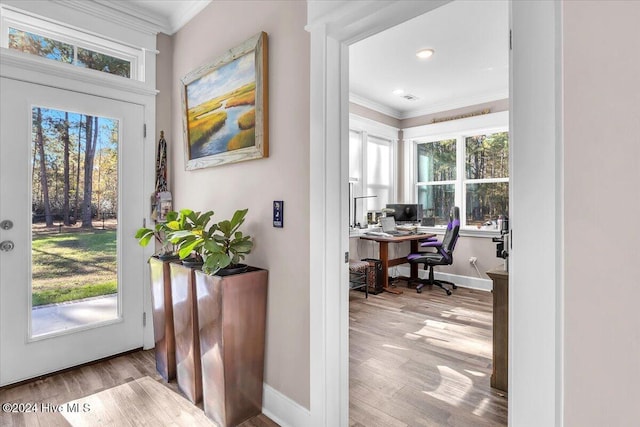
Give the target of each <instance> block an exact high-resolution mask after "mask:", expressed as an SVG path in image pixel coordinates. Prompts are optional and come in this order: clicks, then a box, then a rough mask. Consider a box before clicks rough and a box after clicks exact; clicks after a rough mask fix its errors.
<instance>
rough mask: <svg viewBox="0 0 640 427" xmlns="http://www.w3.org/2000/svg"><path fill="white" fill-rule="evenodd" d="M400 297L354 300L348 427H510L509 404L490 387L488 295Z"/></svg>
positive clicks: (429, 292)
mask: <svg viewBox="0 0 640 427" xmlns="http://www.w3.org/2000/svg"><path fill="white" fill-rule="evenodd" d="M398 289H402V290H404V293H403V294H402V295H393V294H390V293H386V292H385V293H382V294H378V295H369V299H368V300H365V298H364V294H363V293H361V292H358V291H351V293H350V307H349V312H350V322H349V325H350V326H349V339H350V344H349V350H350V352H349V354H350V358H349V369H350V378H349V380H350V381H349V384H350V385H349V414H350V415H349V424H350V425H351V426H352V427H361V426H366V427H374V426H380V427H393V426H398V427H400V426H456V427H462V426H473V427H477V426H506V425H507V399H506V397H504V393H502V392H499V391H498V390H495V389H492V388H491V387H490V386H489V380H490V376H491V356H492V354H491V353H492V341H491V340H492V337H491V335H492V329H491V327H492V303H491V301H492V299H491V298H492V296H491V293H489V292H485V291H476V290H470V289H464V288H458V289H457V290H455V291H454V293H453V295H451V296H449V297H448V296H447V295H446V294H445V293H444V292H443V291H442V290H441V289H438V288H434V289H430V288H429V287H425V289H424V291H423V292H422V293H421V294H418V293H416V291H415V290H414V289H408V288H406V286H405V284H404V283H403V282H400V283H399V284H398Z"/></svg>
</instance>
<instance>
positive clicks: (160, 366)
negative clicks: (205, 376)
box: [149, 258, 176, 381]
mask: <svg viewBox="0 0 640 427" xmlns="http://www.w3.org/2000/svg"><path fill="white" fill-rule="evenodd" d="M169 262H170V261H162V260H160V259H158V258H149V269H150V271H151V304H152V305H153V310H152V311H153V336H154V340H155V343H156V345H155V353H156V370H157V371H158V373H159V374H160V375H161V376H162V378H164V379H165V381H171V380H173V379H175V378H176V340H175V334H174V330H173V302H172V298H171V273H170V271H169Z"/></svg>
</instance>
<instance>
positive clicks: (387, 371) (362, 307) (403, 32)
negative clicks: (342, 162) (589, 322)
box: [348, 1, 509, 425]
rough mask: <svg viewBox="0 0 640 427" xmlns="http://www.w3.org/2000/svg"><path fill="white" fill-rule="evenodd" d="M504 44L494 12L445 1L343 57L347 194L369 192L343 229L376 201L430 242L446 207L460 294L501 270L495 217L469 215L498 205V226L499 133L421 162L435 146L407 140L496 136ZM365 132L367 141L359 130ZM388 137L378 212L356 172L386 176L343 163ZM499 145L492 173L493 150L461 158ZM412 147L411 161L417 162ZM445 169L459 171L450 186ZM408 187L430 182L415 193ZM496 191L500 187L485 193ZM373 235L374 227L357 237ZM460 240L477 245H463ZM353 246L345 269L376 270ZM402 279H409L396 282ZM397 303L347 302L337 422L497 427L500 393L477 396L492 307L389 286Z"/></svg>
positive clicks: (505, 91) (503, 192)
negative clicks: (358, 262)
mask: <svg viewBox="0 0 640 427" xmlns="http://www.w3.org/2000/svg"><path fill="white" fill-rule="evenodd" d="M477 22H483V26H482V31H479V32H466V33H461V32H460V31H459V28H461V27H469V28H470V27H472V26H473V24H474V23H477ZM465 34H468V35H465ZM508 38H509V11H508V4H507V3H486V2H481V3H478V4H470V3H468V2H456V1H454V2H450V3H448V4H446V5H444V6H441V7H439V8H437V9H435V10H433V11H430V12H427V13H426V14H424V15H421V16H418V17H416V18H413V19H410V20H408V21H406V22H403V23H402V24H399V25H397V26H395V27H392V28H390V29H388V30H385V31H382V32H379V33H376V34H375V35H373V36H371V37H368V38H366V39H363V40H360V41H358V42H356V43H353V44H351V45H350V46H349V81H350V91H349V99H350V108H349V111H350V114H351V117H350V118H351V120H350V125H349V141H350V147H349V148H350V149H349V154H350V156H349V174H348V177H349V182H350V188H351V187H354V188H358V185H360V186H361V187H363V188H365V187H366V188H367V190H368V192H362V190H361V191H360V192H358V191H356V192H355V193H354V194H353V195H351V194H350V200H349V206H351V205H353V204H354V200H353V199H351V197H357V196H363V197H364V196H367V197H372V198H371V199H366V200H364V201H359V203H361V204H360V205H358V208H359V209H358V210H356V212H359V213H360V215H359V218H357V219H356V218H352V216H351V215H353V214H351V215H350V216H349V221H348V222H349V223H352V222H353V224H356V223H359V222H361V223H364V224H367V223H368V222H370V221H367V220H368V219H369V218H377V217H378V216H379V215H385V212H384V211H382V212H378V211H379V210H381V208H385V205H384V204H383V205H381V206H379V205H377V204H376V202H378V201H379V200H380V199H384V200H385V201H386V202H387V203H419V204H421V205H422V208H423V211H424V213H425V216H427V215H426V214H427V213H429V212H432V213H433V215H431V216H432V218H430V219H432V220H433V224H430V225H431V226H433V225H435V226H436V227H431V228H429V231H435V232H439V233H440V234H442V230H440V231H438V229H437V226H439V225H446V223H447V219H446V215H444V214H443V215H437V212H441V213H442V212H448V211H449V210H450V208H451V206H454V205H456V206H460V208H461V210H462V213H463V216H464V218H463V222H464V224H465V225H466V226H468V228H469V230H466V233H465V232H463V236H462V237H461V239H460V240H461V241H462V242H461V241H459V242H458V247H457V249H458V252H462V254H461V255H459V256H454V259H455V260H456V261H457V265H455V264H454V265H453V266H452V267H451V268H446V269H445V270H444V272H445V273H451V274H452V275H453V276H464V278H468V279H469V280H468V281H469V282H471V283H473V282H474V281H476V280H477V281H484V282H485V283H488V285H487V286H489V288H488V289H490V286H491V284H490V283H491V282H490V279H489V278H488V276H486V274H484V271H486V270H489V269H492V268H493V267H496V266H498V265H500V264H502V263H503V261H502V260H501V259H499V258H497V257H496V252H495V246H494V245H493V244H492V243H491V238H492V237H494V236H493V235H492V234H491V233H492V231H493V228H496V230H497V223H498V216H499V215H498V212H497V211H496V212H489V210H488V209H484V210H482V213H483V215H482V216H480V215H478V212H477V211H478V206H481V207H482V208H484V207H485V206H484V205H485V204H483V203H484V202H483V201H484V200H488V202H487V203H486V204H487V205H489V204H491V203H490V202H495V201H496V200H500V201H501V202H502V204H501V205H500V207H499V210H501V211H503V212H499V213H500V214H508V200H509V191H508V188H509V187H508V176H509V172H508V169H509V166H508V158H509V151H508V142H506V143H504V141H508V132H505V131H506V129H507V128H506V127H505V128H504V129H503V132H502V133H499V134H498V135H502V136H503V138H501V139H500V138H490V137H489V136H491V135H489V134H488V133H483V134H482V135H481V134H480V133H478V134H477V135H476V134H465V133H464V132H463V133H460V134H459V135H458V134H455V135H453V134H454V133H455V132H453V131H451V133H452V134H440V135H438V138H439V139H438V138H435V136H434V137H433V138H435V139H434V140H433V141H441V140H444V141H445V142H447V141H448V142H450V143H451V144H450V145H451V147H453V148H452V149H450V150H448V151H447V150H441V151H438V152H434V153H431V151H429V152H428V153H425V152H424V151H425V148H424V147H426V146H428V147H429V148H430V149H432V151H436V150H435V149H433V147H432V146H434V145H436V144H437V142H431V140H426V139H420V138H419V137H420V136H422V135H420V132H421V130H418V128H428V125H431V124H433V123H443V122H448V124H449V125H450V127H452V128H454V127H455V126H456V123H462V122H463V121H464V119H466V118H469V117H476V116H481V115H484V114H490V113H498V112H500V113H502V112H504V113H503V115H504V117H506V118H505V119H504V124H505V126H506V125H507V123H508V110H509V99H508V97H509V39H508ZM424 47H429V48H431V52H432V53H434V54H433V55H432V57H431V58H430V59H428V60H425V59H422V58H420V57H416V55H417V53H419V52H420V51H421V50H422V49H421V48H424ZM380 58H382V59H380ZM429 61H430V62H429ZM385 71H386V73H385ZM407 94H409V95H410V96H408V95H407ZM354 115H355V116H356V119H355V120H354V119H353V116H354ZM354 122H356V123H355V124H354ZM363 122H365V125H362V123H363ZM367 122H368V123H369V124H370V126H369V129H366V123H367ZM371 122H374V123H373V124H371ZM363 126H364V127H365V129H364V132H363V131H362V129H361V128H362V127H363ZM460 126H462V127H463V125H462V124H460ZM390 128H397V131H396V132H397V135H396V137H395V138H392V139H395V140H396V141H397V145H398V146H397V148H395V151H394V154H393V156H386V157H385V161H386V160H388V158H389V157H392V158H395V160H394V161H393V164H391V167H390V168H391V169H392V170H395V171H396V173H394V174H392V176H391V177H390V179H388V182H390V183H392V184H393V188H391V189H390V190H389V191H388V194H391V195H394V197H395V199H394V200H388V196H387V194H386V193H385V194H377V193H376V192H375V188H374V187H373V186H369V185H367V182H366V179H367V175H368V174H367V172H366V168H367V167H368V168H371V169H374V170H381V169H383V168H384V169H385V170H386V169H389V164H388V163H380V164H378V165H376V164H372V161H371V160H372V159H373V160H375V156H371V157H367V156H366V154H364V155H362V157H363V158H364V161H361V162H358V161H354V159H353V158H352V157H353V153H359V152H362V147H365V146H366V141H367V138H381V137H387V138H389V137H388V135H383V132H384V130H381V129H385V130H386V131H387V132H388V131H389V129H390ZM407 130H408V132H407ZM376 132H378V133H376ZM358 134H363V135H364V138H363V140H362V141H360V140H357V138H356V137H355V136H357V135H358ZM354 135H355V136H354ZM407 135H409V136H407ZM430 136H431V135H430ZM449 137H453V139H448V138H449ZM456 138H457V141H456ZM403 139H404V140H403ZM498 139H500V141H502V142H503V144H502V150H501V151H500V153H499V154H500V156H499V157H500V162H501V163H500V165H499V166H500V167H499V168H498V167H497V166H498V165H497V164H494V163H496V162H495V159H496V158H497V157H496V156H491V154H492V153H490V151H491V149H492V148H495V147H491V148H487V147H484V148H483V147H481V145H482V144H480V145H479V146H480V151H482V153H480V154H479V153H478V149H477V147H476V151H474V152H473V153H471V144H470V142H469V140H473V141H476V140H477V141H485V140H486V141H489V142H490V141H494V140H498ZM354 140H357V142H358V144H359V145H358V146H357V149H353V148H352V144H353V141H354ZM473 141H472V142H473ZM394 142H395V141H394ZM441 145H442V144H441ZM476 145H478V144H476ZM494 145H495V144H494ZM421 147H422V151H423V152H420V148H421ZM474 147H475V146H474ZM505 147H506V148H505ZM456 148H457V150H456ZM416 150H417V151H416ZM483 153H484V154H486V155H483ZM474 155H475V157H476V158H477V159H481V160H482V161H485V163H487V168H488V169H491V170H492V171H494V172H495V171H497V170H498V169H500V172H499V173H498V174H497V175H495V176H488V175H490V173H484V174H482V173H480V172H482V171H484V169H482V171H481V170H480V169H478V170H476V172H478V174H476V175H477V176H476V175H474V174H473V173H472V172H473V171H471V170H470V169H471V168H470V167H469V168H468V167H467V166H468V165H467V164H468V163H469V162H470V160H469V157H473V156H474ZM425 161H426V162H430V165H431V167H433V165H434V164H436V163H437V164H441V165H445V166H444V167H442V168H441V169H447V167H448V169H447V170H446V172H447V174H443V175H446V177H445V178H439V179H436V178H437V177H435V175H434V171H433V170H431V169H429V167H428V165H425V164H424V163H425ZM476 163H477V162H476ZM354 164H355V165H364V166H365V167H364V168H363V169H364V171H360V170H353V167H352V165H354ZM436 166H437V165H436ZM494 166H495V167H494ZM421 167H422V168H421ZM436 169H437V168H436ZM456 169H460V170H458V171H457V173H456ZM468 169H469V170H468ZM421 174H422V175H424V176H426V175H428V176H430V177H431V178H432V179H418V178H419V177H420V176H421ZM480 175H482V176H480ZM457 178H460V179H459V180H458V179H457ZM496 178H497V179H499V180H501V182H499V183H494V182H492V181H491V180H492V179H496ZM471 179H480V181H478V182H481V183H480V184H478V183H477V182H474V183H472V182H471V181H469V180H471ZM363 181H364V182H363ZM458 181H459V182H458ZM502 181H503V182H502ZM354 183H355V184H354ZM497 187H499V188H497ZM427 190H429V191H427ZM435 190H441V191H435ZM484 193H486V194H484ZM373 197H376V198H373ZM472 205H473V206H472ZM474 206H475V210H474V208H473V207H474ZM387 207H389V206H387ZM368 210H369V212H368ZM485 211H486V212H485ZM494 213H495V215H494ZM413 225H416V224H413ZM372 226H375V224H369V227H372ZM471 228H473V229H471ZM476 229H477V230H479V231H480V233H477V232H476ZM473 233H476V234H482V233H484V235H482V236H480V235H476V236H473V237H471V236H470V234H473ZM496 233H497V232H496ZM353 237H354V236H353V233H352V234H351V236H350V239H349V240H350V241H349V253H350V255H352V257H353V255H355V254H359V255H362V254H365V255H366V257H368V258H377V256H378V253H377V247H376V245H375V244H374V243H373V242H371V241H367V240H365V241H362V240H361V239H358V238H356V239H355V240H354V238H353ZM439 237H440V239H441V238H442V236H441V235H439ZM487 242H489V243H487ZM461 243H462V244H461ZM389 246H390V248H389V250H394V255H393V256H391V257H390V258H399V257H402V256H405V255H406V254H408V253H409V245H408V244H405V245H404V246H401V245H400V244H398V245H389ZM391 246H394V247H393V248H392V247H391ZM469 254H471V255H473V256H474V258H475V259H476V260H479V261H480V269H482V271H480V269H478V267H477V265H476V264H473V265H471V266H470V265H469V263H468V262H467V260H468V259H469ZM474 267H475V268H474ZM405 269H406V270H408V269H407V268H406V267H404V268H402V267H400V268H397V270H405ZM393 270H396V269H391V271H390V273H391V274H392V275H394V276H396V275H399V274H401V273H404V271H393ZM436 270H437V268H436ZM441 272H442V269H441ZM421 273H422V272H421ZM436 274H438V273H436ZM383 280H387V278H386V277H385V278H383ZM455 281H456V280H454V282H455ZM458 285H460V282H458ZM465 285H468V284H467V283H466V282H463V284H462V286H465ZM472 286H473V285H472ZM396 289H397V290H402V291H403V293H402V294H401V295H392V294H389V293H382V294H380V295H373V296H372V295H370V296H369V298H368V299H365V298H364V297H363V295H359V293H358V292H357V291H351V292H350V297H349V326H348V328H349V343H350V345H349V354H350V357H349V373H350V375H349V384H350V387H349V392H350V393H349V407H350V414H349V422H350V423H351V424H356V425H357V424H358V423H360V424H363V425H369V424H376V423H387V424H388V423H389V422H390V421H394V422H403V423H405V424H408V425H413V424H415V423H417V422H418V421H417V420H430V421H431V422H433V423H434V424H440V423H443V418H442V417H450V418H449V419H450V420H451V419H455V420H457V421H456V424H457V425H458V424H459V425H484V424H487V425H506V424H507V406H508V405H507V399H506V391H503V390H498V389H493V388H491V386H490V377H491V374H492V372H491V369H492V366H491V364H492V356H493V354H492V318H493V316H492V295H491V293H490V292H487V291H486V290H484V291H483V290H479V289H472V288H465V287H460V288H459V289H458V290H456V291H454V293H453V295H452V296H449V297H447V296H446V295H445V294H444V293H441V290H439V289H438V288H435V287H434V288H433V289H430V288H427V289H426V292H425V293H423V294H421V295H416V291H415V290H414V289H412V288H409V287H407V284H406V282H405V281H399V282H397V287H396ZM387 401H392V402H396V404H393V403H387ZM397 401H402V404H397ZM445 414H446V415H445Z"/></svg>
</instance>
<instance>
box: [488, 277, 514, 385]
mask: <svg viewBox="0 0 640 427" xmlns="http://www.w3.org/2000/svg"><path fill="white" fill-rule="evenodd" d="M487 276H489V277H490V278H491V280H493V373H492V374H491V387H493V388H496V389H498V390H502V391H505V392H506V391H508V385H509V377H508V368H509V365H508V362H509V272H507V271H504V270H502V269H495V270H490V271H487Z"/></svg>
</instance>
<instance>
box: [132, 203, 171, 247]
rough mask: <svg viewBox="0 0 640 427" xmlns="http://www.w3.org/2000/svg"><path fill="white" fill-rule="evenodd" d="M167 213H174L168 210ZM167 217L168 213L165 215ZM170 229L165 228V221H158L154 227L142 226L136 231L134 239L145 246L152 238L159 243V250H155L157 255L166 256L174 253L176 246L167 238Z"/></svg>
mask: <svg viewBox="0 0 640 427" xmlns="http://www.w3.org/2000/svg"><path fill="white" fill-rule="evenodd" d="M169 214H175V212H169ZM167 217H169V215H167ZM169 232H170V230H169V229H168V228H167V226H166V223H158V224H156V225H155V227H154V228H146V227H142V228H139V229H138V231H136V235H135V237H136V239H138V243H139V244H140V246H143V247H144V246H147V245H148V244H149V243H150V242H151V241H152V240H155V241H157V242H158V243H160V250H159V251H158V252H156V254H155V255H156V256H158V257H166V256H171V255H175V254H176V247H175V245H174V244H173V243H171V241H170V240H169Z"/></svg>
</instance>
